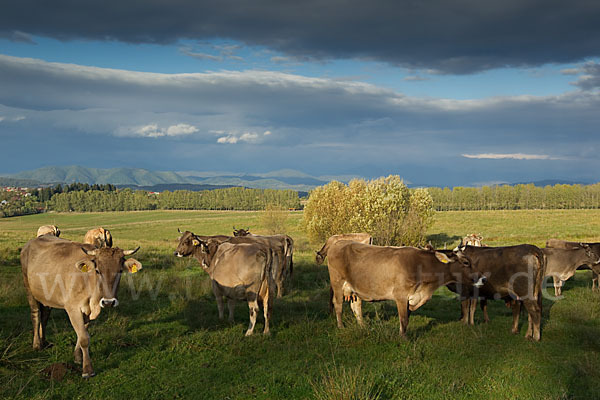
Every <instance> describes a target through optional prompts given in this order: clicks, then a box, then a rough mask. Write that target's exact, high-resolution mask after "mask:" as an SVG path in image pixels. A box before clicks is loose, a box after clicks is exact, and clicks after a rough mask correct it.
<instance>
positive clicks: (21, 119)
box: [0, 115, 25, 122]
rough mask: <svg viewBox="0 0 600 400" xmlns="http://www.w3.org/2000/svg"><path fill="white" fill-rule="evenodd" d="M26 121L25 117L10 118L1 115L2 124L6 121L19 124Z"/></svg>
mask: <svg viewBox="0 0 600 400" xmlns="http://www.w3.org/2000/svg"><path fill="white" fill-rule="evenodd" d="M24 119H25V117H24V116H23V115H15V116H10V117H6V116H4V115H0V122H2V121H5V122H19V121H23V120H24Z"/></svg>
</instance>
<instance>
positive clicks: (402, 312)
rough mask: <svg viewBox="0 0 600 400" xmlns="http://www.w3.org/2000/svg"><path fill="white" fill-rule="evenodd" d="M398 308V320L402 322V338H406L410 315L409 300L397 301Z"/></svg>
mask: <svg viewBox="0 0 600 400" xmlns="http://www.w3.org/2000/svg"><path fill="white" fill-rule="evenodd" d="M396 307H398V319H399V320H400V336H406V329H407V328H408V317H409V315H410V312H409V310H408V299H403V298H401V299H396Z"/></svg>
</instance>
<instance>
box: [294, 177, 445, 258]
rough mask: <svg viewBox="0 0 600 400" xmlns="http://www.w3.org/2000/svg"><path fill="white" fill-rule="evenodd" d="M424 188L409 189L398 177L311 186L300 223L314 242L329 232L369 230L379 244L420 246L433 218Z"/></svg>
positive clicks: (430, 200) (431, 204)
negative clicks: (314, 187)
mask: <svg viewBox="0 0 600 400" xmlns="http://www.w3.org/2000/svg"><path fill="white" fill-rule="evenodd" d="M433 213H434V211H433V200H432V198H431V195H430V194H429V192H428V191H427V190H426V189H416V190H414V191H411V190H410V189H408V187H407V186H406V185H405V184H404V182H403V181H402V179H401V178H400V177H399V176H397V175H390V176H388V177H387V178H378V179H374V180H371V181H365V180H362V179H361V180H359V179H355V180H352V181H350V183H349V184H348V185H344V184H343V183H340V182H337V181H332V182H330V183H328V184H327V185H324V186H320V187H318V188H316V189H314V190H313V191H312V192H311V193H310V196H309V198H308V201H307V203H306V206H305V207H304V219H303V225H304V228H305V230H306V233H307V236H308V237H309V239H310V241H311V242H312V243H313V244H319V243H323V242H325V241H326V240H327V238H329V237H330V236H331V235H335V234H341V233H350V232H367V233H369V234H370V235H371V236H373V240H374V242H375V243H376V244H379V245H385V246H389V245H411V246H415V245H420V244H424V242H425V232H426V230H427V228H428V227H429V226H430V225H431V223H432V222H433Z"/></svg>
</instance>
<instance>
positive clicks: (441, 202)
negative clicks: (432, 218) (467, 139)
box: [428, 183, 600, 211]
mask: <svg viewBox="0 0 600 400" xmlns="http://www.w3.org/2000/svg"><path fill="white" fill-rule="evenodd" d="M428 191H429V193H430V194H431V197H432V198H433V203H434V205H435V209H436V210H437V211H453V210H454V211H461V210H531V209H580V208H581V209H582V208H600V183H596V184H594V185H561V184H557V185H553V186H550V185H548V186H545V187H539V186H535V185H533V184H527V185H514V186H509V185H502V186H483V187H477V188H472V187H454V188H452V189H450V188H444V189H441V188H429V189H428Z"/></svg>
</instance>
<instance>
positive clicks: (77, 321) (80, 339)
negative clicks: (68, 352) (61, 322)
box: [67, 309, 96, 378]
mask: <svg viewBox="0 0 600 400" xmlns="http://www.w3.org/2000/svg"><path fill="white" fill-rule="evenodd" d="M67 314H68V315H69V319H70V320H71V325H73V329H74V330H75V333H76V334H77V344H76V345H75V353H74V357H75V361H77V358H78V357H79V354H78V353H79V352H81V355H82V359H83V369H82V373H81V376H82V377H84V378H91V377H92V376H94V375H96V374H95V373H94V369H93V368H92V361H91V359H90V348H89V347H90V335H89V334H88V331H87V322H86V321H87V318H86V317H85V316H84V315H83V313H82V312H81V311H80V310H78V309H69V310H67Z"/></svg>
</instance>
